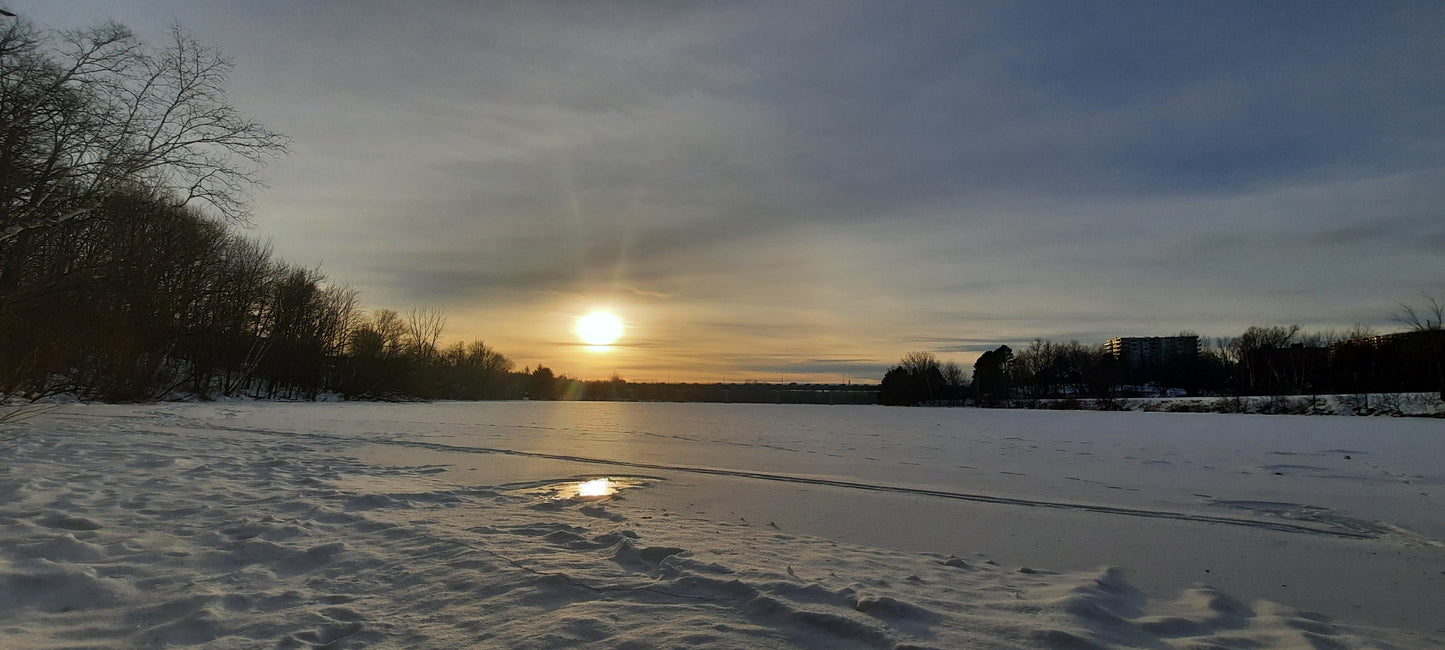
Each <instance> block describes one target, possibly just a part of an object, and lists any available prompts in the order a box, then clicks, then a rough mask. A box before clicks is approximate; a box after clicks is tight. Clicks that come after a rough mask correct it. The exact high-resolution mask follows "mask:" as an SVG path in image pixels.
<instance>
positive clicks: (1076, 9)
mask: <svg viewBox="0 0 1445 650" xmlns="http://www.w3.org/2000/svg"><path fill="white" fill-rule="evenodd" d="M16 1H17V3H18V2H22V0H16ZM102 8H103V9H104V10H105V11H113V12H121V11H124V12H125V13H126V14H127V15H117V16H116V17H117V18H119V19H121V20H123V21H126V22H131V23H132V26H134V27H136V28H137V29H139V30H140V31H141V32H142V33H146V31H147V30H148V29H149V30H152V32H151V33H157V31H156V30H159V29H160V28H161V26H162V25H163V24H164V23H165V22H168V21H169V20H170V19H172V18H178V19H180V21H181V22H182V23H183V24H185V25H187V26H189V27H190V28H192V29H195V30H196V31H197V33H198V34H199V35H200V36H201V37H202V38H203V40H207V41H208V42H216V43H217V44H219V45H221V46H222V47H223V48H224V49H226V50H227V52H228V53H230V54H231V55H232V56H233V57H234V58H235V59H236V60H237V64H238V67H237V72H236V74H235V76H234V81H235V82H236V90H237V94H236V101H237V104H238V105H239V106H240V107H241V108H242V109H243V110H247V111H254V112H256V114H257V115H258V116H259V117H261V118H262V120H263V121H264V122H266V123H267V124H268V126H271V127H273V128H277V129H279V130H281V131H284V132H287V133H288V134H289V135H291V136H292V138H293V140H294V143H295V154H294V155H293V156H292V157H291V158H289V159H288V160H286V161H283V162H281V163H279V164H278V165H276V166H275V167H273V170H272V171H273V172H274V174H273V180H272V187H271V188H270V189H269V190H267V191H265V192H263V193H261V194H259V195H258V207H259V208H260V210H259V214H258V218H257V222H258V227H257V229H256V231H255V234H257V235H258V236H261V237H269V238H272V239H273V240H274V241H275V245H276V248H277V250H278V251H279V252H280V253H282V254H283V255H285V256H286V257H289V258H292V259H295V260H296V261H298V262H300V263H303V264H312V263H317V262H323V263H324V265H325V268H326V270H327V271H328V273H329V274H330V275H331V276H332V277H333V278H336V279H339V280H343V281H348V282H351V283H352V284H355V285H356V286H358V287H360V288H361V289H362V290H363V297H364V299H366V300H368V301H369V302H372V303H373V304H377V305H380V306H390V307H403V308H404V307H405V306H407V305H410V304H424V305H429V306H436V307H441V308H443V309H445V310H446V311H448V312H449V313H454V314H458V317H456V318H453V323H454V325H453V327H454V328H455V329H456V331H459V332H468V333H469V335H470V333H473V332H475V333H479V335H484V336H486V337H487V338H488V340H489V341H496V342H497V343H498V344H499V345H511V346H514V347H513V348H511V350H512V352H511V353H512V354H514V355H516V356H518V357H519V360H521V361H522V362H523V363H529V362H535V361H536V360H537V359H542V358H546V359H548V360H549V363H555V364H556V365H558V366H559V367H560V366H563V365H564V364H563V363H561V362H560V361H553V360H554V359H562V356H561V355H563V354H564V353H565V354H570V353H572V352H575V351H574V350H571V349H570V348H567V349H566V350H565V352H564V351H563V350H562V346H560V345H558V344H557V342H561V341H567V340H568V338H567V337H568V334H567V331H566V328H567V327H568V326H567V324H566V319H567V318H569V317H570V314H571V311H572V310H574V308H579V309H580V308H581V307H580V306H581V305H583V304H591V303H595V302H599V301H611V302H613V303H616V304H617V305H619V306H621V307H625V308H627V309H629V310H631V311H632V312H633V313H634V314H637V315H638V318H640V319H642V321H645V322H642V321H640V322H639V324H638V328H639V329H637V330H636V331H635V332H634V333H635V334H636V335H637V336H638V337H639V339H638V340H639V341H641V340H643V339H644V338H645V339H646V341H647V343H646V345H642V344H640V343H639V344H638V345H637V346H636V347H635V348H633V349H630V350H623V351H619V353H618V354H616V355H613V356H611V357H607V358H606V359H605V360H603V359H600V358H597V357H569V358H567V359H566V361H568V362H570V363H575V364H577V366H578V367H579V368H580V367H584V366H585V365H586V364H594V365H596V367H597V368H598V372H602V373H603V376H605V374H606V372H604V371H603V370H602V365H599V364H604V363H609V364H611V363H618V361H619V360H621V359H625V360H626V365H625V367H630V368H633V369H634V371H636V372H647V370H646V369H647V368H656V369H663V368H665V369H668V370H670V371H674V372H678V371H680V370H681V369H683V368H686V367H693V368H699V369H702V370H700V371H699V372H700V373H701V374H703V375H706V374H707V373H712V375H709V376H719V377H721V376H727V375H728V374H729V373H735V374H734V376H736V374H746V373H747V372H764V371H766V372H774V371H775V370H779V369H785V368H788V367H799V368H801V367H807V368H812V369H813V370H814V371H816V372H820V373H821V372H832V370H829V368H831V367H832V366H829V364H830V363H835V364H843V365H847V364H859V365H858V366H857V367H856V368H855V369H857V368H864V367H869V366H868V363H866V362H865V361H862V360H867V359H872V360H874V361H875V362H876V363H874V364H873V365H872V366H871V367H873V368H874V369H877V368H883V367H886V365H888V364H890V363H892V362H893V361H895V360H896V356H897V355H898V354H901V353H902V352H906V351H907V350H909V349H911V348H910V346H915V347H928V348H929V349H932V350H935V351H938V352H948V353H956V354H958V355H962V356H963V357H965V358H966V357H967V356H968V355H969V354H971V353H974V352H978V351H979V350H980V349H991V348H992V347H996V345H995V342H1007V341H1014V342H1019V341H1023V342H1026V341H1028V340H1030V339H1032V338H1033V337H1035V336H1043V337H1051V338H1057V339H1064V340H1067V339H1069V338H1078V339H1080V340H1081V341H1085V342H1088V341H1097V340H1102V339H1103V338H1107V337H1109V336H1114V335H1129V334H1169V333H1173V332H1177V331H1178V330H1180V329H1185V328H1189V329H1195V330H1198V331H1201V332H1205V333H1206V334H1215V335H1222V334H1228V333H1233V332H1237V331H1240V330H1242V329H1243V327H1245V326H1248V325H1250V324H1265V323H1269V322H1289V321H1300V322H1303V323H1306V324H1311V323H1318V324H1320V325H1321V326H1327V325H1328V326H1338V325H1348V324H1349V323H1352V322H1356V321H1360V322H1366V323H1373V324H1377V325H1384V326H1386V327H1387V326H1388V314H1389V311H1390V306H1391V305H1392V304H1393V302H1394V301H1395V300H1398V299H1400V298H1408V297H1409V296H1412V295H1415V292H1416V291H1418V290H1419V289H1422V288H1429V287H1431V286H1434V285H1432V284H1431V283H1434V284H1435V285H1438V282H1439V280H1438V273H1437V272H1436V271H1434V269H1435V268H1436V267H1438V257H1439V253H1440V251H1441V249H1442V247H1445V244H1442V241H1445V234H1442V232H1441V230H1440V228H1439V227H1438V225H1436V222H1437V221H1438V219H1437V217H1438V206H1439V205H1440V204H1441V203H1442V200H1445V189H1442V188H1445V182H1442V181H1445V165H1442V164H1441V163H1440V162H1439V161H1441V160H1445V82H1442V80H1441V78H1440V76H1439V75H1438V73H1436V71H1435V70H1434V69H1433V68H1431V67H1430V66H1428V65H1421V63H1420V62H1422V61H1438V60H1441V59H1442V58H1445V41H1442V40H1441V39H1439V38H1438V35H1439V34H1440V33H1442V32H1445V10H1442V9H1441V8H1440V6H1439V5H1438V4H1437V3H1425V2H1421V3H1409V2H1407V3H1324V4H1321V3H1315V2H1309V3H1296V2H1277V3H1268V4H1260V3H1251V2H1222V3H1208V4H1193V5H1182V4H1175V3H1144V4H1141V3H1112V2H1103V3H1076V2H1030V3H968V4H960V3H954V2H923V3H909V4H908V5H904V6H884V5H878V4H874V3H866V2H846V1H842V2H803V3H786V4H782V3H722V4H705V5H676V6H674V5H665V4H658V3H642V2H637V3H633V2H602V3H585V4H568V5H557V4H550V3H517V4H512V5H496V6H488V7H487V8H486V10H485V11H484V10H481V9H479V8H477V7H475V6H474V5H471V4H469V3H449V2H442V3H426V4H425V5H420V4H419V5H415V6H413V5H407V6H388V7H374V6H366V5H361V6H358V5H355V4H352V3H340V2H316V3H306V4H304V5H297V6H293V5H292V4H291V3H281V2H265V1H263V2H257V3H246V4H244V5H225V6H217V7H211V6H198V5H193V4H191V3H181V2H175V3H170V4H166V3H154V4H147V5H146V6H145V7H142V8H129V7H128V8H125V9H120V8H117V7H114V6H111V5H101V4H96V5H87V4H84V3H43V4H42V3H29V4H16V6H15V7H12V9H15V10H16V11H24V12H28V13H33V14H37V15H44V16H45V17H46V19H47V20H50V21H51V22H55V23H66V24H71V25H73V24H78V23H83V22H85V21H88V20H89V19H90V17H91V16H94V15H100V14H102V13H104V11H102ZM136 23H140V24H136ZM1432 274H1433V275H1432ZM461 314H467V315H468V316H467V317H466V318H465V319H464V318H462V317H461V316H460V315H461ZM463 321H465V322H463ZM643 328H650V329H643ZM549 346H551V347H549ZM574 347H575V346H574ZM749 351H757V352H758V353H757V354H753V353H752V352H749ZM628 355H631V356H628ZM834 359H837V361H829V360H834ZM845 360H846V361H845ZM561 369H562V370H564V371H566V370H568V369H567V368H565V367H563V368H561ZM851 372H852V371H850V374H851Z"/></svg>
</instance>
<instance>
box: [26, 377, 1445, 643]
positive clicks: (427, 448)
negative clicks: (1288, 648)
mask: <svg viewBox="0 0 1445 650" xmlns="http://www.w3.org/2000/svg"><path fill="white" fill-rule="evenodd" d="M28 426H29V428H30V431H31V433H30V435H29V436H27V437H26V438H25V440H24V442H23V446H22V447H21V448H18V449H17V450H16V451H15V452H13V453H16V454H17V456H16V458H17V459H18V461H17V462H16V463H12V464H10V465H8V466H6V467H4V469H3V474H0V523H3V524H4V525H5V532H4V534H3V537H0V557H3V558H4V559H5V561H6V563H7V564H5V565H4V574H3V576H0V580H3V581H4V583H3V584H0V587H5V588H4V589H0V594H5V593H11V594H22V596H21V597H14V596H10V597H7V596H5V595H0V643H3V644H4V645H15V644H12V643H5V640H6V639H10V640H12V641H19V642H21V643H20V645H23V646H44V645H47V644H48V645H67V644H71V645H73V644H75V643H76V640H77V639H81V640H85V639H89V640H92V641H96V640H100V641H103V642H105V643H118V644H122V645H124V644H140V645H151V644H155V643H162V642H164V643H181V644H192V643H194V644H208V643H210V644H216V645H227V644H231V645H234V644H235V643H236V642H237V641H238V640H250V641H265V642H266V643H269V644H274V643H280V644H281V645H283V646H285V645H291V646H295V647H304V646H308V645H322V644H326V643H332V644H334V645H333V647H346V646H347V645H369V644H381V645H387V644H391V645H395V646H398V647H409V646H414V645H430V646H452V645H467V644H483V645H488V644H491V645H496V646H499V647H508V646H528V645H531V646H534V647H569V646H570V645H575V644H577V643H596V644H601V645H603V646H627V647H669V646H676V645H715V646H718V647H729V646H734V645H737V644H743V643H745V644H747V645H762V646H764V647H767V646H769V645H779V646H795V645H801V646H813V647H838V646H839V645H847V644H853V645H856V646H857V647H894V646H901V645H909V644H912V645H916V646H921V647H959V646H960V645H968V646H980V645H981V646H988V645H995V646H1056V647H1065V646H1069V647H1077V646H1078V645H1079V644H1081V643H1084V642H1086V641H1087V642H1094V643H1099V644H1103V645H1138V646H1143V647H1153V646H1157V645H1159V644H1161V643H1163V644H1165V645H1168V644H1178V645H1188V644H1190V643H1218V644H1223V645H1229V644H1234V645H1248V644H1250V643H1254V644H1263V645H1266V646H1271V645H1316V646H1327V645H1329V643H1340V644H1343V645H1344V646H1346V647H1349V646H1350V645H1355V644H1357V643H1358V642H1360V640H1361V639H1367V638H1373V639H1375V640H1376V641H1380V640H1381V639H1384V640H1386V641H1388V640H1389V639H1390V638H1391V635H1392V634H1396V633H1391V632H1387V631H1381V630H1373V631H1370V630H1362V629H1359V628H1356V627H1355V626H1357V625H1361V624H1365V625H1371V626H1378V627H1385V628H1399V629H1401V630H1407V631H1412V632H1413V633H1414V634H1417V635H1419V634H1423V635H1425V636H1423V637H1422V636H1408V635H1407V636H1403V637H1400V638H1397V639H1396V641H1400V639H1403V641H1402V643H1403V645H1404V646H1405V647H1415V646H1419V645H1430V644H1433V643H1436V642H1437V641H1438V639H1439V637H1440V635H1441V634H1442V632H1441V630H1440V623H1439V620H1438V612H1439V611H1442V609H1445V601H1442V598H1445V596H1442V593H1445V589H1442V586H1445V573H1441V572H1442V571H1445V553H1442V548H1441V546H1440V542H1439V541H1438V540H1440V539H1441V538H1442V537H1445V526H1442V520H1441V517H1442V515H1441V512H1442V511H1445V507H1442V505H1445V504H1442V503H1441V498H1440V495H1441V489H1442V483H1445V481H1442V474H1441V472H1442V470H1441V468H1440V466H1439V463H1438V459H1440V458H1445V426H1442V424H1441V423H1440V422H1438V421H1428V420H1390V419H1365V418H1302V417H1277V416H1276V417H1270V416H1226V415H1217V414H1209V415H1187V414H1146V413H1122V414H1104V413H1054V412H1018V411H979V410H974V409H888V408H882V407H807V406H770V405H681V404H617V403H592V404H578V403H564V404H547V403H483V404H464V403H457V404H424V405H423V404H418V405H373V404H248V405H165V406H150V407H103V406H70V407H66V409H65V410H64V411H63V412H60V413H56V414H52V415H50V416H47V417H46V418H44V419H42V420H39V421H36V422H33V423H30V424H29V425H28ZM598 479H607V480H609V482H610V483H612V484H613V485H612V487H621V488H623V489H621V490H619V491H615V492H614V493H613V494H610V495H591V494H586V495H584V494H582V492H583V491H586V490H584V488H583V487H582V486H583V485H584V484H586V483H587V482H589V481H596V480H598ZM1107 567H1121V569H1118V570H1116V569H1109V568H1107ZM1201 585H1205V586H1201ZM7 589H8V590H9V591H8V592H7ZM7 598H8V599H7ZM1261 599H1268V601H1273V602H1264V601H1262V600H1261ZM1274 602H1278V603H1283V605H1276V604H1274ZM1299 607H1302V608H1305V609H1306V610H1314V612H1316V613H1310V612H1308V611H1300V610H1297V609H1294V608H1299ZM419 611H428V612H431V611H435V612H441V613H440V614H435V615H430V616H427V617H424V618H425V621H426V622H425V623H424V624H423V623H417V622H416V620H417V617H416V615H417V612H419ZM1401 634H1403V632H1401ZM629 644H631V645H629Z"/></svg>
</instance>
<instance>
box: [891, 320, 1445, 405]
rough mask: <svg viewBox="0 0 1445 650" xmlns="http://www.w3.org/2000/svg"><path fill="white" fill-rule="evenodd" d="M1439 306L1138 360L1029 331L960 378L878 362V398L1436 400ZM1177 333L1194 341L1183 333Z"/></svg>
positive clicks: (1443, 364) (1442, 342)
mask: <svg viewBox="0 0 1445 650" xmlns="http://www.w3.org/2000/svg"><path fill="white" fill-rule="evenodd" d="M1442 314H1445V306H1442V304H1441V303H1440V302H1439V301H1438V300H1435V299H1433V298H1429V299H1428V306H1426V307H1425V308H1423V309H1416V308H1414V307H1410V306H1402V313H1401V314H1399V315H1397V317H1398V320H1400V321H1401V322H1402V323H1403V324H1405V325H1407V326H1408V327H1409V330H1407V331H1403V332H1397V333H1392V334H1385V335H1377V334H1375V333H1373V332H1371V331H1369V330H1367V329H1364V328H1358V327H1357V328H1355V329H1353V330H1350V331H1346V332H1317V333H1306V332H1304V331H1302V329H1301V328H1300V327H1299V326H1298V325H1290V326H1269V327H1250V328H1248V329H1247V330H1245V332H1243V333H1242V334H1240V335H1239V336H1235V337H1229V338H1218V339H1213V340H1212V341H1200V344H1199V345H1198V346H1197V347H1196V346H1188V347H1187V349H1188V350H1189V351H1188V353H1182V354H1174V355H1169V356H1165V357H1161V358H1157V359H1151V360H1150V361H1149V362H1148V363H1139V362H1137V360H1131V359H1130V358H1129V357H1128V356H1127V355H1120V354H1115V353H1112V352H1110V351H1109V350H1108V349H1107V348H1106V346H1104V345H1102V344H1099V345H1090V344H1082V343H1080V342H1078V341H1068V342H1066V343H1060V342H1055V341H1049V340H1046V339H1036V340H1034V341H1033V342H1032V343H1031V344H1029V345H1028V346H1027V347H1025V348H1023V349H1021V350H1017V351H1015V350H1014V349H1012V348H1010V347H1009V346H1007V345H1002V346H999V347H998V348H995V349H993V350H989V351H986V352H984V353H983V355H981V356H980V357H979V359H978V360H977V361H976V362H975V363H974V366H973V379H972V381H971V382H969V381H965V380H964V379H963V378H962V376H961V373H960V372H959V371H958V366H957V365H956V364H953V363H951V362H940V361H939V360H938V359H937V358H935V357H934V356H933V355H932V354H930V353H926V352H912V353H909V354H908V355H906V356H905V357H904V358H903V359H902V360H901V361H900V362H899V364H898V365H897V366H895V367H893V368H891V369H890V370H888V372H887V373H886V374H885V375H884V377H883V382H882V384H881V385H880V387H879V401H880V402H881V403H883V404H891V405H918V404H964V403H970V404H978V405H982V406H989V405H1004V404H1009V403H1013V402H1015V401H1018V400H1024V401H1030V400H1039V399H1091V400H1094V403H1095V404H1096V405H1098V406H1100V407H1102V408H1107V407H1108V406H1109V405H1110V404H1111V403H1113V402H1112V400H1115V399H1118V398H1124V397H1140V396H1170V395H1172V396H1185V395H1190V396H1201V395H1212V396H1253V395H1266V396H1280V395H1320V394H1335V393H1339V394H1344V393H1381V392H1388V393H1396V392H1435V393H1439V394H1440V396H1441V399H1445V330H1442V325H1441V322H1442V318H1441V317H1442ZM1179 338H1181V339H1185V340H1188V339H1196V340H1197V336H1196V335H1194V334H1192V333H1190V332H1184V333H1181V334H1180V335H1179Z"/></svg>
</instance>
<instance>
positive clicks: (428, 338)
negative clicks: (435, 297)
mask: <svg viewBox="0 0 1445 650" xmlns="http://www.w3.org/2000/svg"><path fill="white" fill-rule="evenodd" d="M446 326H447V317H446V316H445V315H443V314H442V312H441V310H438V309H421V308H419V307H412V308H411V312H410V313H408V314H407V316H406V339H407V347H408V348H409V349H410V350H411V353H412V355H413V356H415V357H416V358H417V359H420V360H422V361H430V360H431V359H433V358H435V357H436V356H437V340H438V339H440V338H441V336H442V330H443V329H446Z"/></svg>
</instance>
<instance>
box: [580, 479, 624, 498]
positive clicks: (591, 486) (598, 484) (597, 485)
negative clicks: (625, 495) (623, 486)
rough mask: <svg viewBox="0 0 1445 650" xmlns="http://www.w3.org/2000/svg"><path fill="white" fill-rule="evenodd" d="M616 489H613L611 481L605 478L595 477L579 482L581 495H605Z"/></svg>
mask: <svg viewBox="0 0 1445 650" xmlns="http://www.w3.org/2000/svg"><path fill="white" fill-rule="evenodd" d="M615 491H616V490H613V489H612V485H611V482H610V481H608V480H607V479H605V478H595V479H592V480H590V481H582V482H581V483H578V484H577V496H579V497H605V496H607V495H609V494H612V493H613V492H615Z"/></svg>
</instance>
